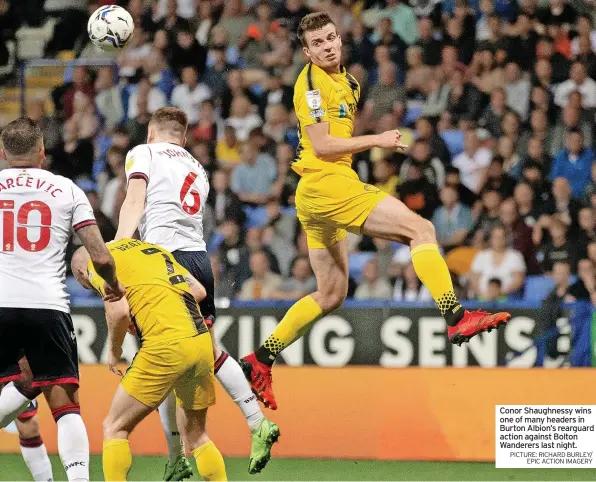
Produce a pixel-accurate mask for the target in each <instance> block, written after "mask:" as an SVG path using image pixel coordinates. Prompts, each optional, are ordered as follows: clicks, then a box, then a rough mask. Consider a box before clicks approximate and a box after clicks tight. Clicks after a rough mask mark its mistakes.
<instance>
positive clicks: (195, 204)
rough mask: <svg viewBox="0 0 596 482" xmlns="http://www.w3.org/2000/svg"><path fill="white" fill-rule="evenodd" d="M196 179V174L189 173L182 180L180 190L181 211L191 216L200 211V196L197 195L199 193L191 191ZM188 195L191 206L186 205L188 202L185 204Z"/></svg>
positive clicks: (194, 190)
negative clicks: (190, 197)
mask: <svg viewBox="0 0 596 482" xmlns="http://www.w3.org/2000/svg"><path fill="white" fill-rule="evenodd" d="M196 178H197V174H196V173H194V172H189V173H188V175H187V176H186V177H185V178H184V183H183V184H182V189H180V202H181V203H182V210H183V211H184V212H185V213H186V214H190V215H191V216H194V215H195V214H197V213H198V212H199V211H200V210H201V196H200V195H199V191H197V190H196V189H192V185H193V184H194V182H195V179H196ZM188 195H190V196H192V204H188V202H186V197H187V196H188Z"/></svg>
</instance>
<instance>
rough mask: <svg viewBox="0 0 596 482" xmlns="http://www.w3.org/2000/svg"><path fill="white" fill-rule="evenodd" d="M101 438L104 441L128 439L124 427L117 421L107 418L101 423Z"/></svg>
mask: <svg viewBox="0 0 596 482" xmlns="http://www.w3.org/2000/svg"><path fill="white" fill-rule="evenodd" d="M103 438H104V440H110V439H114V438H118V439H124V438H128V432H127V431H126V430H125V429H124V427H122V426H120V424H118V421H117V420H114V419H112V418H110V417H109V416H108V417H107V418H106V419H105V420H104V421H103Z"/></svg>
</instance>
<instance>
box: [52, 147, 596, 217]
mask: <svg viewBox="0 0 596 482" xmlns="http://www.w3.org/2000/svg"><path fill="white" fill-rule="evenodd" d="M44 140H45V137H44ZM590 173H591V177H590V183H589V184H588V185H587V186H586V189H585V191H584V196H583V198H582V201H583V203H584V204H586V205H589V204H590V198H591V197H592V195H593V194H596V162H593V163H592V167H591V169H590Z"/></svg>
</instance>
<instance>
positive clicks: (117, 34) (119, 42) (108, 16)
mask: <svg viewBox="0 0 596 482" xmlns="http://www.w3.org/2000/svg"><path fill="white" fill-rule="evenodd" d="M134 28H135V27H134V22H133V20H132V17H131V16H130V13H128V12H127V11H126V10H125V9H123V8H122V7H119V6H118V5H107V6H104V7H100V8H98V9H97V10H95V12H93V14H92V15H91V17H89V21H88V22H87V33H88V34H89V38H90V39H91V42H93V43H94V44H95V45H97V46H98V47H99V48H100V49H102V50H107V51H114V50H120V49H122V48H124V46H125V45H126V43H127V42H128V41H129V40H130V38H131V37H132V32H133V31H134Z"/></svg>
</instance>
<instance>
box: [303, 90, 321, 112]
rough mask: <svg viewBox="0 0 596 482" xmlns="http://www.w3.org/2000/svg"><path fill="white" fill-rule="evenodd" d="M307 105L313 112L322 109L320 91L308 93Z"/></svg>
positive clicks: (309, 91) (308, 91)
mask: <svg viewBox="0 0 596 482" xmlns="http://www.w3.org/2000/svg"><path fill="white" fill-rule="evenodd" d="M306 104H307V105H308V107H309V108H310V109H312V110H316V109H318V108H319V107H321V92H320V91H319V89H316V90H307V91H306Z"/></svg>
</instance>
